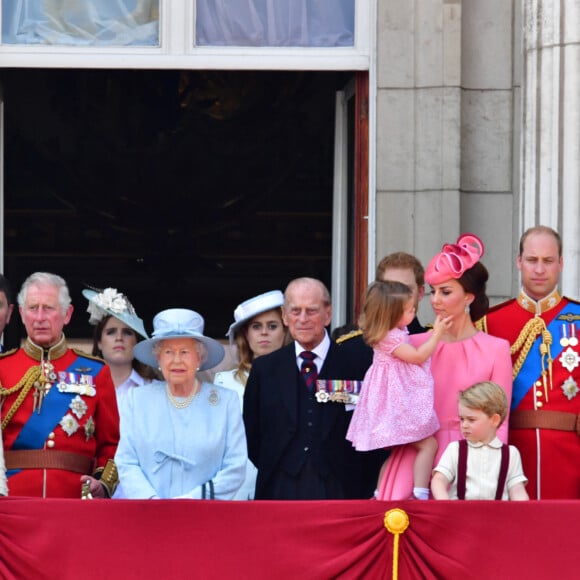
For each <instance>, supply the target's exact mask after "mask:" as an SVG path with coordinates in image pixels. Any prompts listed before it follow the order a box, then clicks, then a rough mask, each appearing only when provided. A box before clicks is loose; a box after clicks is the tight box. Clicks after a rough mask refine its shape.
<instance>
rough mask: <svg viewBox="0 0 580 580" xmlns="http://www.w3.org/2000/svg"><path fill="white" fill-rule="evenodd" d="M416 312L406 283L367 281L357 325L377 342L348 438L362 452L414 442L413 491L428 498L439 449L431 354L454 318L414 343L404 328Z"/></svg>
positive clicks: (440, 321)
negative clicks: (424, 338) (434, 435)
mask: <svg viewBox="0 0 580 580" xmlns="http://www.w3.org/2000/svg"><path fill="white" fill-rule="evenodd" d="M415 311H416V307H415V302H414V300H413V296H412V293H411V290H410V288H409V287H408V286H406V285H405V284H401V283H400V282H388V281H386V282H375V283H373V284H372V285H371V286H369V288H368V290H367V293H366V296H365V302H364V306H363V312H362V315H361V318H360V320H359V324H360V327H361V328H362V330H363V336H364V339H365V341H366V342H367V343H368V344H369V345H370V346H372V347H373V351H374V354H373V363H372V365H371V366H370V367H369V369H368V371H367V372H366V375H365V377H364V381H363V385H362V388H361V395H360V398H359V401H358V404H357V406H356V409H355V411H354V414H353V417H352V420H351V423H350V427H349V430H348V432H347V439H348V440H349V441H351V442H352V443H353V445H354V447H355V448H356V449H357V450H358V451H370V450H372V449H380V448H384V447H393V446H396V445H412V446H414V447H415V449H416V450H417V456H416V459H415V463H414V468H413V476H414V486H413V496H414V497H415V498H417V499H428V498H429V479H430V476H431V469H432V467H433V459H434V457H435V454H436V452H437V442H436V441H435V438H434V437H433V436H432V435H433V433H434V432H435V431H437V430H438V429H439V421H438V420H437V416H436V414H435V411H434V409H433V378H432V376H431V373H430V370H429V357H430V356H431V353H432V352H433V351H434V350H435V347H436V346H437V343H438V341H439V339H440V338H441V336H442V334H443V332H444V331H445V329H446V328H447V327H448V326H449V324H450V320H449V319H448V318H444V319H443V318H441V317H437V318H436V320H435V323H434V326H433V330H432V331H431V333H430V336H429V338H428V339H427V340H426V341H425V342H424V343H423V344H422V345H421V346H420V347H418V348H415V347H414V346H412V345H411V344H410V343H409V340H408V332H407V328H406V327H407V325H408V324H410V323H411V321H412V320H413V318H414V317H415Z"/></svg>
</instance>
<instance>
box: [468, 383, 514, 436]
mask: <svg viewBox="0 0 580 580" xmlns="http://www.w3.org/2000/svg"><path fill="white" fill-rule="evenodd" d="M459 402H460V403H461V404H462V405H464V406H466V407H468V408H469V409H476V410H478V411H483V412H484V413H485V414H486V415H487V416H488V417H491V416H493V415H495V414H496V413H497V414H498V415H499V417H500V422H499V425H501V424H502V423H503V422H504V420H505V418H506V416H507V411H508V400H507V396H506V394H505V391H504V390H503V389H502V388H501V387H500V386H499V385H498V384H497V383H494V382H493V381H482V382H481V383H475V385H472V386H471V387H469V388H467V389H465V390H464V391H459ZM499 425H498V427H499Z"/></svg>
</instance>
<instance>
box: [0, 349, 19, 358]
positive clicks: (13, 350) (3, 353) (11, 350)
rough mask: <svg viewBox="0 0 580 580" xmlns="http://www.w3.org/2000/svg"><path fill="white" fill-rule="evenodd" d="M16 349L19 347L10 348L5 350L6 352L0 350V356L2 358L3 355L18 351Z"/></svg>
mask: <svg viewBox="0 0 580 580" xmlns="http://www.w3.org/2000/svg"><path fill="white" fill-rule="evenodd" d="M18 350H19V349H17V348H11V349H10V350H7V351H6V352H0V358H4V357H5V356H11V355H13V354H14V353H15V352H18Z"/></svg>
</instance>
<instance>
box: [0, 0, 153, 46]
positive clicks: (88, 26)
mask: <svg viewBox="0 0 580 580" xmlns="http://www.w3.org/2000/svg"><path fill="white" fill-rule="evenodd" d="M2 43H3V44H49V45H74V46H83V45H84V46H93V45H97V46H103V45H105V46H106V45H109V46H131V45H133V46H151V45H153V46H158V45H159V0H2Z"/></svg>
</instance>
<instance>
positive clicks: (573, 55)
mask: <svg viewBox="0 0 580 580" xmlns="http://www.w3.org/2000/svg"><path fill="white" fill-rule="evenodd" d="M523 17H524V21H523V53H524V54H523V67H522V68H523V71H522V72H523V83H522V84H523V88H522V91H523V101H522V109H523V115H522V149H521V151H522V164H521V171H522V174H521V197H520V219H521V223H520V233H521V231H524V230H525V229H526V228H528V227H530V226H533V225H536V224H543V225H547V226H550V227H553V228H555V229H557V230H558V231H559V232H560V234H561V235H562V239H563V241H564V263H565V266H564V273H563V275H562V283H561V287H562V290H563V292H564V293H565V294H567V295H568V296H570V297H573V298H578V297H579V296H580V0H524V13H523Z"/></svg>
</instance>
